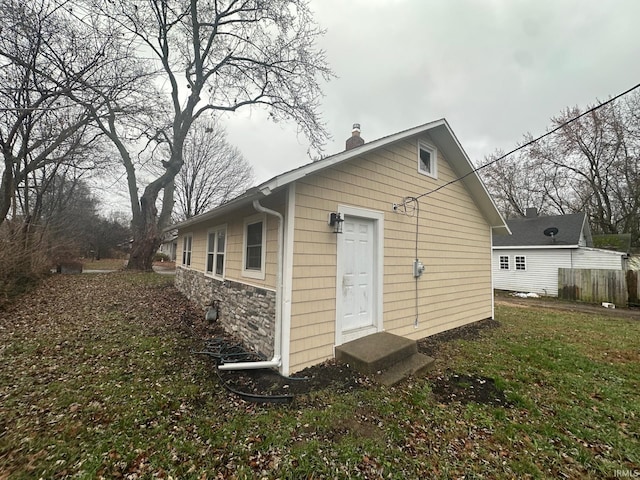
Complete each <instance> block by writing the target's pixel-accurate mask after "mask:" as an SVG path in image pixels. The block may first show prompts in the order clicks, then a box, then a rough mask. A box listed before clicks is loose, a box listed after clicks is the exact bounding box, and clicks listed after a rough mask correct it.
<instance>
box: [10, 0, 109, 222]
mask: <svg viewBox="0 0 640 480" xmlns="http://www.w3.org/2000/svg"><path fill="white" fill-rule="evenodd" d="M67 13H68V12H66V11H64V10H63V9H60V8H58V7H57V6H55V5H53V4H50V3H49V2H46V1H34V2H26V3H24V2H21V1H16V0H6V1H4V2H2V3H1V4H0V16H1V17H2V19H3V24H2V35H0V149H1V150H2V159H3V169H2V178H1V180H0V224H2V222H4V221H5V219H6V218H7V215H8V214H9V213H10V212H11V211H12V209H13V215H14V216H15V214H16V213H17V212H18V207H21V208H22V212H20V213H22V214H24V215H25V217H26V218H28V217H29V215H30V203H29V201H30V196H29V195H28V193H27V190H28V189H29V177H30V175H32V174H34V172H37V171H38V170H41V169H43V168H45V167H47V166H54V170H55V166H59V165H63V164H70V163H73V164H74V165H76V166H78V167H82V168H91V167H92V166H93V161H94V158H95V157H93V156H87V155H86V153H87V152H88V151H89V149H90V148H92V145H93V144H94V142H95V141H96V138H97V136H96V131H95V130H93V129H92V128H91V116H90V114H89V112H88V111H87V109H86V108H84V107H82V106H79V105H78V104H76V103H75V102H73V101H71V100H70V98H69V96H70V95H71V94H72V93H73V92H74V91H75V90H77V89H79V88H84V86H83V84H84V80H83V79H85V78H90V77H91V75H92V74H93V72H94V71H95V70H96V69H97V68H98V66H99V65H100V56H99V55H96V50H95V49H93V48H89V45H91V42H87V29H86V28H80V27H79V26H78V25H77V23H74V22H73V21H70V19H69V17H68V15H67ZM90 33H91V30H89V34H90ZM21 185H22V188H24V192H23V195H22V204H21V205H18V203H17V201H16V198H17V191H18V189H20V188H21Z"/></svg>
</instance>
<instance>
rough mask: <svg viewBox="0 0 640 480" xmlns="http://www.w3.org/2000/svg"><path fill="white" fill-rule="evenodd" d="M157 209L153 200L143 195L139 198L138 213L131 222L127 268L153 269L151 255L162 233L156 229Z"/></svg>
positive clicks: (160, 241)
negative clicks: (131, 242) (131, 236)
mask: <svg viewBox="0 0 640 480" xmlns="http://www.w3.org/2000/svg"><path fill="white" fill-rule="evenodd" d="M157 215H158V209H157V208H156V206H155V199H153V201H152V200H151V199H149V198H147V197H146V195H143V196H142V198H140V215H139V216H136V217H134V219H133V221H132V222H131V227H132V228H131V229H132V231H133V244H132V245H131V253H130V254H129V263H127V269H128V270H142V271H146V272H150V271H151V270H153V257H154V255H155V253H156V251H157V250H158V247H160V244H161V243H162V235H161V234H160V231H159V230H158V219H157V218H156V217H157Z"/></svg>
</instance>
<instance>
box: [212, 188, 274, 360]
mask: <svg viewBox="0 0 640 480" xmlns="http://www.w3.org/2000/svg"><path fill="white" fill-rule="evenodd" d="M253 208H255V209H256V210H257V211H258V212H262V213H266V214H268V215H273V216H274V217H277V218H278V261H277V266H276V319H275V320H276V321H275V332H274V339H273V358H272V359H271V360H266V361H261V362H236V363H223V364H222V365H218V370H257V369H260V368H273V367H280V366H281V365H282V268H283V261H284V217H283V216H282V214H281V213H280V212H276V211H275V210H271V209H269V208H266V207H263V206H262V205H260V201H259V200H254V201H253ZM265 255H266V252H265Z"/></svg>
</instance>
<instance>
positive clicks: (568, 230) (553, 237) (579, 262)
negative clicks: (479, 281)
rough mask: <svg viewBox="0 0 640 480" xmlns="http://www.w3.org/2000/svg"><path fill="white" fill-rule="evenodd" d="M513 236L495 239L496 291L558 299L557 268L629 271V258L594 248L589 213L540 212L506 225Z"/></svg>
mask: <svg viewBox="0 0 640 480" xmlns="http://www.w3.org/2000/svg"><path fill="white" fill-rule="evenodd" d="M507 225H508V226H509V229H510V230H511V233H512V234H511V235H503V236H494V237H493V259H492V267H493V287H494V288H495V289H498V290H510V291H515V292H527V293H529V292H533V293H537V294H539V295H547V296H557V295H558V268H578V269H605V270H624V269H626V261H627V254H626V253H624V252H616V251H612V250H602V249H598V248H593V241H592V238H591V230H590V228H589V222H588V221H587V216H586V215H585V214H584V213H575V214H571V215H556V216H550V217H539V216H538V214H537V211H536V209H535V208H529V209H527V215H526V217H523V218H516V219H511V220H507Z"/></svg>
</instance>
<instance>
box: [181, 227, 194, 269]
mask: <svg viewBox="0 0 640 480" xmlns="http://www.w3.org/2000/svg"><path fill="white" fill-rule="evenodd" d="M192 244H193V236H192V235H186V236H185V237H183V239H182V266H183V267H190V266H191V246H192Z"/></svg>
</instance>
